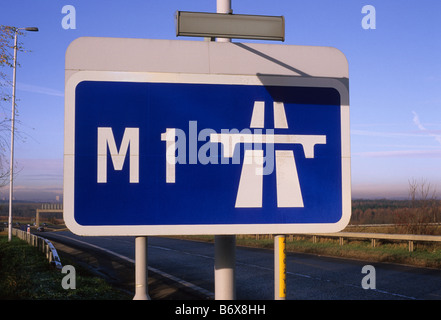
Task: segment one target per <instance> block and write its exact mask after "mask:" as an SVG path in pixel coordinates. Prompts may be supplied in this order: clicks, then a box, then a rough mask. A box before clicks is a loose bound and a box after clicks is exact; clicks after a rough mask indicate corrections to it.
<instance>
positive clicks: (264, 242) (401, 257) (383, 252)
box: [178, 235, 441, 269]
mask: <svg viewBox="0 0 441 320" xmlns="http://www.w3.org/2000/svg"><path fill="white" fill-rule="evenodd" d="M178 238H185V239H192V240H198V241H207V242H213V241H214V236H179V237H178ZM236 244H237V245H238V246H245V247H253V248H263V249H273V248H274V240H273V239H272V238H271V237H268V236H263V235H262V236H260V237H259V239H256V237H255V236H248V235H245V236H242V235H241V236H237V237H236ZM286 250H287V252H294V253H308V254H317V255H323V256H330V257H340V258H349V259H358V260H365V261H371V262H389V263H399V264H406V265H413V266H418V267H428V268H438V269H441V245H440V244H433V243H415V248H414V251H413V252H409V249H408V246H407V243H405V242H393V241H377V245H376V246H375V247H372V246H371V243H370V241H358V240H351V241H347V240H345V244H344V245H340V244H339V243H338V240H337V239H329V238H319V240H318V242H317V243H313V242H312V240H311V238H310V237H306V236H305V237H302V236H300V237H297V236H296V237H294V239H293V240H289V236H287V237H286Z"/></svg>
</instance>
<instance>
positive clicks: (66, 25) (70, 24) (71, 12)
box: [61, 4, 77, 30]
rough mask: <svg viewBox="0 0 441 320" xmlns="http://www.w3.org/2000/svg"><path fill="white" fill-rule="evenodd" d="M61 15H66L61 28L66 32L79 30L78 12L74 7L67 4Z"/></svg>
mask: <svg viewBox="0 0 441 320" xmlns="http://www.w3.org/2000/svg"><path fill="white" fill-rule="evenodd" d="M61 13H63V14H65V16H63V18H62V19H61V27H62V28H63V29H64V30H68V29H76V28H77V11H76V9H75V7H74V6H73V5H70V4H67V5H65V6H63V8H62V9H61Z"/></svg>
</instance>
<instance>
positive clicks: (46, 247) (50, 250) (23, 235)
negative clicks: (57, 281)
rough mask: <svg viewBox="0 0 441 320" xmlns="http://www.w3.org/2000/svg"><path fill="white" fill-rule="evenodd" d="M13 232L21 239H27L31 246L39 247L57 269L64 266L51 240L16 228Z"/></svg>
mask: <svg viewBox="0 0 441 320" xmlns="http://www.w3.org/2000/svg"><path fill="white" fill-rule="evenodd" d="M12 234H13V235H14V236H16V237H18V238H19V239H22V240H25V241H26V242H27V243H29V244H30V245H31V246H34V247H36V248H38V250H40V251H41V252H43V253H44V254H45V255H46V258H47V259H48V261H49V263H53V264H54V265H55V267H56V268H57V269H62V268H63V266H62V264H61V260H60V257H59V256H58V253H57V250H56V249H55V247H54V246H53V244H52V243H51V242H50V241H49V240H47V239H45V238H42V237H40V236H37V235H35V234H31V233H28V232H26V231H23V230H20V229H15V228H13V229H12Z"/></svg>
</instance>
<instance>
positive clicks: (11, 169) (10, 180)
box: [8, 27, 38, 242]
mask: <svg viewBox="0 0 441 320" xmlns="http://www.w3.org/2000/svg"><path fill="white" fill-rule="evenodd" d="M18 30H26V31H38V28H35V27H27V28H15V30H14V31H15V35H14V65H13V75H12V116H11V157H10V163H9V219H8V241H9V242H10V241H11V239H12V197H13V192H12V190H13V174H14V131H15V74H16V69H17V36H18Z"/></svg>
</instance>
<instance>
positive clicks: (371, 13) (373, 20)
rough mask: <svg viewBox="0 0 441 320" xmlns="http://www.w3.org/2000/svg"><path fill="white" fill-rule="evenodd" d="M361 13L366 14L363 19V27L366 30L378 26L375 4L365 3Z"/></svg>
mask: <svg viewBox="0 0 441 320" xmlns="http://www.w3.org/2000/svg"><path fill="white" fill-rule="evenodd" d="M361 13H363V14H365V15H364V16H363V18H362V19H361V27H362V28H363V29H365V30H369V29H376V28H377V13H376V10H375V7H374V6H373V5H370V4H368V5H365V6H363V8H361Z"/></svg>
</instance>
